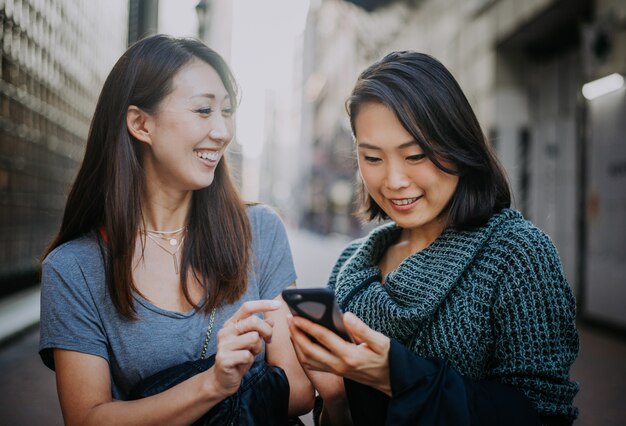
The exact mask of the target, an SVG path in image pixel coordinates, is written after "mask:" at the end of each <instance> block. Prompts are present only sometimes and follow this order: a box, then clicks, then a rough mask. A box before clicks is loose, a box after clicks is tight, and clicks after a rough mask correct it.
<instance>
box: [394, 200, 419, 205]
mask: <svg viewBox="0 0 626 426" xmlns="http://www.w3.org/2000/svg"><path fill="white" fill-rule="evenodd" d="M415 201H417V198H403V199H401V200H391V202H392V203H393V204H395V205H396V206H406V205H408V204H411V203H414V202H415Z"/></svg>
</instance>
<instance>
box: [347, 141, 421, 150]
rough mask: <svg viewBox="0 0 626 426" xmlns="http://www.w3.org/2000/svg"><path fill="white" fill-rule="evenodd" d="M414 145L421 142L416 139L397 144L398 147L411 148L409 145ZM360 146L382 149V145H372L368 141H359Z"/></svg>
mask: <svg viewBox="0 0 626 426" xmlns="http://www.w3.org/2000/svg"><path fill="white" fill-rule="evenodd" d="M414 145H418V146H419V144H418V143H417V142H416V141H414V140H410V141H408V142H405V143H403V144H401V145H399V146H397V147H396V149H404V148H409V147H411V146H414ZM358 147H359V148H365V149H377V150H380V149H381V148H380V147H378V146H376V145H372V144H370V143H367V142H359V144H358Z"/></svg>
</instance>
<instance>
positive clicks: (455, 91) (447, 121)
mask: <svg viewBox="0 0 626 426" xmlns="http://www.w3.org/2000/svg"><path fill="white" fill-rule="evenodd" d="M369 102H380V103H382V104H384V105H385V106H387V107H388V108H390V109H391V110H392V111H393V112H394V113H395V115H396V117H398V120H399V121H400V123H401V124H402V126H403V127H404V128H405V129H406V130H407V132H409V133H410V134H411V136H413V138H414V140H415V141H416V142H417V143H418V144H419V146H420V147H421V148H422V150H423V152H424V154H425V155H426V156H427V157H428V158H429V159H430V160H431V161H432V162H433V163H434V164H435V165H436V166H437V167H438V168H439V169H441V170H443V171H444V172H446V173H449V174H453V175H457V176H459V183H458V186H457V188H456V191H455V193H454V194H453V196H452V198H451V200H450V202H449V203H448V205H447V206H446V208H445V209H444V211H443V212H442V214H443V215H444V217H445V219H446V227H454V228H457V229H467V228H473V227H477V226H482V225H484V224H485V223H486V222H487V220H488V219H489V218H490V217H491V216H492V215H493V214H494V213H497V212H499V211H500V210H502V209H503V208H505V207H509V206H510V204H511V192H510V189H509V184H508V180H507V178H506V174H505V173H504V169H503V168H502V166H501V165H500V162H499V161H498V159H497V158H496V156H495V154H494V152H493V150H492V148H491V147H490V146H489V144H487V141H486V138H485V136H484V135H483V132H482V130H481V128H480V125H479V124H478V120H477V119H476V115H475V114H474V111H473V110H472V107H471V106H470V104H469V102H468V100H467V98H466V97H465V95H464V94H463V91H462V90H461V88H460V87H459V84H458V83H457V82H456V80H455V79H454V77H453V76H452V74H450V72H449V71H448V70H447V69H446V68H445V67H444V66H443V65H442V64H441V63H440V62H439V61H437V60H436V59H435V58H433V57H431V56H429V55H426V54H423V53H417V52H411V51H403V52H392V53H390V54H388V55H386V56H385V57H384V58H382V59H381V60H380V61H378V62H376V63H374V64H373V65H371V66H369V67H368V68H367V69H365V71H363V72H362V73H361V75H360V76H359V78H358V80H357V82H356V84H355V86H354V89H353V91H352V94H351V96H350V98H348V100H347V102H346V110H347V112H348V115H349V116H350V125H351V127H352V132H353V134H354V136H355V137H356V136H357V134H356V129H355V127H354V123H355V119H356V116H357V115H358V113H359V110H360V108H361V106H362V105H363V104H366V103H369ZM443 163H446V164H451V165H452V168H448V167H446V166H444V164H443ZM357 202H358V204H359V211H358V213H357V215H358V216H360V217H361V218H362V219H364V220H366V221H371V220H374V219H378V220H382V219H387V218H388V217H387V215H386V214H385V212H384V211H383V210H382V209H381V208H380V206H378V205H377V204H376V202H375V201H374V200H373V199H372V197H371V196H370V195H369V194H368V193H367V190H366V189H365V185H363V183H362V182H361V183H360V188H359V196H358V200H357Z"/></svg>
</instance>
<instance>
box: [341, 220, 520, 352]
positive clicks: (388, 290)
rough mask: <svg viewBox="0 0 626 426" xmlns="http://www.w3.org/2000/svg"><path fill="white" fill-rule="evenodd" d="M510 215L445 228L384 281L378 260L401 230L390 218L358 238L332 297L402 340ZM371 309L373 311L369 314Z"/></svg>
mask: <svg viewBox="0 0 626 426" xmlns="http://www.w3.org/2000/svg"><path fill="white" fill-rule="evenodd" d="M513 217H520V215H519V213H517V212H515V211H513V210H510V209H505V210H503V211H502V212H501V213H499V214H496V215H494V216H493V217H492V218H491V219H490V220H489V221H488V222H487V224H486V225H485V226H483V227H481V228H477V229H474V230H469V231H457V230H454V229H447V230H445V231H444V232H443V233H442V234H441V235H440V236H439V237H438V238H437V239H436V240H435V241H434V242H433V243H432V244H431V245H430V246H428V247H427V248H425V249H424V250H422V251H419V252H417V253H415V254H412V255H411V256H409V257H407V258H406V259H405V260H404V261H403V262H402V263H401V264H400V265H399V266H398V267H397V268H396V269H395V270H393V271H391V272H390V273H389V275H388V276H387V278H386V280H385V284H384V285H381V281H382V277H381V272H380V269H379V267H378V262H379V261H380V259H381V257H382V255H383V254H384V252H385V250H386V249H387V248H388V247H389V246H390V245H391V244H392V243H393V242H394V241H396V240H397V239H398V238H399V236H400V233H401V232H402V229H401V228H400V227H398V226H397V225H396V224H395V223H389V224H385V225H382V226H380V227H378V228H376V229H375V230H373V231H372V232H371V233H370V234H369V235H368V236H367V237H365V238H364V239H363V240H362V241H361V244H360V245H359V247H358V249H357V250H356V251H355V252H354V254H353V255H352V256H351V257H350V258H349V259H348V260H347V261H346V263H345V264H344V266H343V267H342V268H341V270H340V271H339V274H338V276H337V285H336V289H335V291H336V294H337V300H338V301H339V304H340V306H341V307H342V308H343V309H344V310H347V311H351V312H353V313H355V314H356V315H358V316H360V317H361V318H363V319H364V320H365V321H366V322H368V321H367V318H371V319H372V321H370V322H377V323H378V324H377V325H378V327H375V328H377V329H379V331H381V332H384V333H385V334H387V335H389V336H391V337H395V338H398V339H399V340H400V341H404V340H406V338H408V337H410V336H409V335H410V334H412V333H413V331H414V330H415V327H416V325H417V324H418V323H419V322H421V321H422V320H424V319H425V318H429V317H431V316H432V315H433V313H434V312H435V310H436V309H437V308H438V307H439V305H440V304H441V303H442V302H443V300H444V299H445V298H446V296H447V294H448V293H449V292H450V291H451V290H452V289H453V288H454V287H455V285H456V284H457V283H458V282H459V281H460V279H461V277H462V275H463V273H464V272H465V270H466V269H467V268H468V266H469V265H470V264H471V262H472V260H473V259H474V257H475V256H476V254H477V253H478V252H479V250H480V249H481V248H482V247H483V246H484V244H485V242H486V241H487V239H488V238H489V236H490V235H491V234H492V232H493V230H494V229H496V228H497V227H499V226H500V224H502V222H504V221H505V220H507V219H510V218H513ZM372 308H374V311H378V312H375V313H372V312H371V310H372ZM365 311H368V312H365ZM381 316H382V317H386V318H387V320H386V321H385V322H384V323H382V324H381V323H380V322H379V321H377V320H376V318H380V317H381ZM369 325H370V326H374V324H372V323H370V324H369ZM381 328H382V329H381Z"/></svg>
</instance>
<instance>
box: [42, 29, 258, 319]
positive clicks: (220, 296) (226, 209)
mask: <svg viewBox="0 0 626 426" xmlns="http://www.w3.org/2000/svg"><path fill="white" fill-rule="evenodd" d="M194 58H197V59H200V60H202V61H204V62H206V63H207V64H209V65H210V66H211V67H213V68H214V69H215V71H216V72H217V73H218V75H219V76H220V78H221V80H222V83H223V84H224V86H225V88H226V90H227V92H228V94H229V95H230V97H231V99H232V100H233V104H234V103H236V100H237V85H236V82H235V79H234V77H233V75H232V73H231V71H230V69H229V67H228V65H227V64H226V62H225V61H224V60H223V59H222V57H221V56H220V55H219V54H218V53H216V52H215V51H213V50H212V49H210V48H208V47H207V46H206V45H204V44H203V43H201V42H199V41H197V40H194V39H182V38H172V37H168V36H164V35H156V36H151V37H148V38H145V39H143V40H141V41H139V42H137V43H135V44H134V45H133V46H131V47H130V48H129V49H128V50H127V51H126V52H125V53H124V54H123V55H122V57H121V58H120V59H119V60H118V61H117V63H116V64H115V66H114V67H113V69H112V70H111V73H110V74H109V76H108V77H107V79H106V81H105V83H104V86H103V88H102V92H101V94H100V98H99V99H98V103H97V106H96V110H95V113H94V116H93V119H92V121H91V127H90V129H89V136H88V139H87V146H86V150H85V157H84V159H83V162H82V165H81V167H80V170H79V172H78V175H77V177H76V180H75V181H74V184H73V186H72V189H71V191H70V194H69V196H68V199H67V203H66V205H65V212H64V214H63V221H62V224H61V229H60V231H59V233H58V235H57V236H56V238H55V239H54V241H53V242H52V243H51V244H50V246H49V247H48V249H47V250H46V253H45V255H46V256H47V255H48V254H49V253H50V252H51V251H52V250H54V249H55V248H56V247H58V246H59V245H61V244H63V243H65V242H67V241H70V240H72V239H75V238H77V237H80V236H81V235H84V234H86V233H89V232H92V231H94V230H96V229H97V228H99V227H101V226H104V228H105V230H106V235H107V242H106V254H107V255H106V265H105V268H106V282H107V287H108V290H109V293H110V296H111V298H112V300H113V303H114V305H115V307H116V308H117V309H118V311H119V312H120V313H121V314H122V315H124V316H125V317H127V318H135V317H136V311H135V308H134V303H133V292H134V291H136V287H135V284H134V283H133V279H132V259H133V252H134V249H135V242H136V239H137V238H138V235H139V229H140V224H141V223H142V221H143V215H142V208H141V199H142V194H143V191H144V189H145V175H144V172H143V167H142V157H141V142H139V141H138V140H137V139H135V138H134V137H133V136H132V135H131V134H130V133H129V132H128V129H127V127H126V111H127V110H128V107H129V105H135V106H137V107H138V108H140V109H142V110H144V111H146V112H148V113H152V112H155V111H156V110H157V109H158V106H159V103H160V102H161V101H162V100H163V99H164V98H165V97H166V96H167V95H168V94H169V93H170V92H171V90H172V79H173V77H174V75H175V74H176V73H177V72H178V71H179V70H180V69H181V68H182V67H183V66H184V65H185V64H187V63H188V62H190V61H191V60H192V59H194ZM251 239H252V237H251V231H250V224H249V221H248V216H247V213H246V207H245V205H244V204H243V202H242V201H241V198H240V197H239V194H238V191H237V189H236V187H235V185H234V183H233V180H232V178H231V176H230V173H229V171H228V166H227V163H226V158H225V157H224V158H222V159H221V161H220V162H219V164H218V166H217V168H216V170H215V177H214V180H213V183H212V184H211V185H210V186H208V187H207V188H203V189H200V190H197V191H194V192H193V196H192V201H191V208H190V212H189V223H188V233H187V237H186V238H185V240H184V245H183V248H182V262H181V273H180V277H181V285H182V288H183V292H184V294H185V297H186V299H187V301H188V302H189V303H190V304H192V305H194V306H196V308H197V309H202V310H203V311H204V312H209V311H210V310H211V309H213V307H216V306H221V305H223V304H226V303H233V302H235V301H236V300H237V299H239V297H241V295H242V294H243V293H244V292H245V290H246V288H247V284H248V282H247V277H248V267H249V263H250V262H249V260H250V247H251V244H252V243H251ZM190 270H191V272H192V273H193V274H194V276H195V277H196V278H197V279H198V281H199V282H200V283H201V284H202V286H203V288H204V292H205V294H204V296H205V298H204V299H205V300H206V302H205V303H204V304H203V305H202V306H197V305H195V304H194V301H192V300H191V297H190V294H189V291H188V284H187V275H188V271H190Z"/></svg>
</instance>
